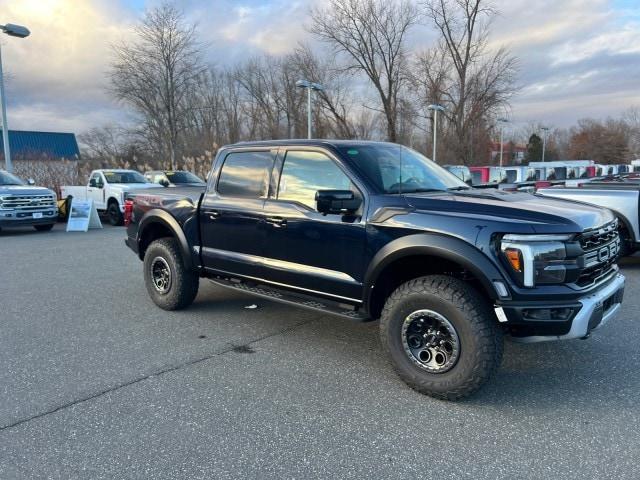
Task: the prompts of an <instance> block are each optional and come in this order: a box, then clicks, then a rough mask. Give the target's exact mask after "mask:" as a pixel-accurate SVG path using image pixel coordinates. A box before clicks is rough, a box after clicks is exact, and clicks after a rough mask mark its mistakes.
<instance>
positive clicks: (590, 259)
mask: <svg viewBox="0 0 640 480" xmlns="http://www.w3.org/2000/svg"><path fill="white" fill-rule="evenodd" d="M619 252H620V237H616V238H615V240H613V241H612V242H610V243H608V244H606V245H603V246H601V247H599V248H597V249H595V250H591V251H589V252H587V253H586V254H585V256H584V260H585V261H584V265H585V267H591V266H593V265H597V264H599V263H606V262H608V261H611V260H613V259H615V258H616V256H617V255H618V253H619Z"/></svg>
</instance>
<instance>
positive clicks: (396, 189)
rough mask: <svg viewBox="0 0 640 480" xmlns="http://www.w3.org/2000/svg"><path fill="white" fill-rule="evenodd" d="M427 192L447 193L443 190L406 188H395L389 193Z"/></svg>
mask: <svg viewBox="0 0 640 480" xmlns="http://www.w3.org/2000/svg"><path fill="white" fill-rule="evenodd" d="M425 192H446V190H443V189H441V188H410V189H404V188H394V189H393V191H389V192H387V193H391V194H394V193H400V194H403V193H425Z"/></svg>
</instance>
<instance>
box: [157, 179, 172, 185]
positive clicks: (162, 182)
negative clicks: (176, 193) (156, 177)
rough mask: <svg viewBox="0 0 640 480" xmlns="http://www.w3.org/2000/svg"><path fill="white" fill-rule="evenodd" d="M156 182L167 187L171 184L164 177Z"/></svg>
mask: <svg viewBox="0 0 640 480" xmlns="http://www.w3.org/2000/svg"><path fill="white" fill-rule="evenodd" d="M158 183H159V184H160V185H162V186H163V187H168V186H169V185H171V184H170V183H169V180H167V179H165V178H163V179H161V180H160V181H159V182H158Z"/></svg>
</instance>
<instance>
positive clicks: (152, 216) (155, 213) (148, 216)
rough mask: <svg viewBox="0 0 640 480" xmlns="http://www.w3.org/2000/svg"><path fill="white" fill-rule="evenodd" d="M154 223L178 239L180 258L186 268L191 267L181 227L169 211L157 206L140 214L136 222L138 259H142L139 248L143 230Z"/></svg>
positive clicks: (189, 251)
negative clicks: (137, 222)
mask: <svg viewBox="0 0 640 480" xmlns="http://www.w3.org/2000/svg"><path fill="white" fill-rule="evenodd" d="M155 224H160V225H163V226H164V227H166V228H168V229H169V230H170V231H171V232H172V233H173V236H174V238H175V239H176V240H177V241H178V245H179V247H180V253H182V259H183V261H184V265H185V267H186V268H188V269H191V268H193V260H192V258H191V249H190V247H189V242H187V237H186V236H185V234H184V231H183V230H182V227H180V224H179V223H178V221H177V220H176V219H175V218H174V217H173V216H172V215H171V214H170V213H168V212H166V211H165V210H161V209H159V208H153V209H151V210H149V211H147V212H146V213H145V214H144V215H143V216H142V218H141V219H140V222H139V224H138V235H137V238H136V243H137V244H138V252H140V253H139V255H140V259H141V260H142V259H143V255H142V249H141V248H140V240H141V239H142V237H143V235H144V232H145V230H146V229H147V228H149V227H150V226H152V225H155Z"/></svg>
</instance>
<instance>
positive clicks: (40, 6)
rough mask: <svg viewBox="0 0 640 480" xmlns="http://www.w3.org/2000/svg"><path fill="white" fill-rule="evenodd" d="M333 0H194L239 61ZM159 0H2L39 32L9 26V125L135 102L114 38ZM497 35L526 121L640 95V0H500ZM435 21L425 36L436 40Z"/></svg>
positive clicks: (282, 44)
mask: <svg viewBox="0 0 640 480" xmlns="http://www.w3.org/2000/svg"><path fill="white" fill-rule="evenodd" d="M322 1H323V0H262V1H258V0H182V1H178V2H177V3H178V5H180V6H181V8H182V9H183V10H184V12H185V14H186V16H187V17H188V19H189V20H193V21H197V23H198V26H199V27H198V28H199V32H200V35H201V37H202V39H203V40H204V41H206V42H207V44H208V45H209V49H208V59H209V60H210V61H211V62H212V63H214V64H217V65H227V64H232V63H234V62H237V61H240V60H242V59H244V58H247V57H248V56H251V55H253V54H256V53H260V52H269V53H274V54H278V53H286V52H287V51H289V50H290V49H291V48H292V46H294V45H295V44H296V42H298V41H305V40H309V35H308V33H306V31H305V22H306V21H307V14H308V10H309V8H310V6H311V5H313V4H316V3H321V2H322ZM390 1H391V0H390ZM156 3H157V1H156V0H0V23H5V22H9V23H17V24H24V25H27V26H28V27H29V28H30V29H31V32H32V34H31V36H30V37H28V38H27V39H24V40H21V39H16V38H11V37H7V36H4V35H3V36H2V38H1V39H0V41H1V42H2V56H3V63H4V67H5V75H6V77H7V89H8V94H7V96H8V100H9V110H8V113H9V125H10V128H15V129H32V130H47V131H72V132H76V133H80V132H83V131H85V130H87V129H89V128H91V127H94V126H100V125H103V124H105V123H109V122H118V121H126V119H127V113H126V110H125V109H123V108H122V107H121V106H119V105H118V104H116V103H114V102H113V101H112V100H111V99H110V98H109V96H108V95H107V94H106V92H105V84H106V76H105V73H106V71H107V69H108V65H109V59H110V49H109V45H110V44H112V43H113V42H115V41H117V40H119V39H123V38H124V39H127V38H128V37H129V36H130V31H131V26H132V25H133V24H134V23H135V22H136V21H137V20H138V19H139V18H140V16H141V15H142V14H143V12H144V9H145V8H148V7H150V6H153V5H154V4H156ZM494 3H495V5H496V6H497V8H498V10H499V11H500V16H499V17H498V18H497V19H496V20H495V22H494V27H493V35H492V39H491V41H492V43H493V44H495V45H496V46H497V45H503V44H504V45H506V46H508V47H510V48H511V50H512V52H513V53H514V54H515V55H516V56H517V57H519V59H520V68H521V70H520V78H519V84H520V85H521V87H522V88H521V91H520V93H519V94H518V96H517V97H516V98H515V99H514V101H513V104H512V112H511V117H512V119H513V121H514V122H515V123H516V124H518V123H529V122H536V123H537V122H542V123H545V124H549V125H553V126H559V127H564V126H569V125H571V124H572V123H574V122H575V121H576V119H578V118H582V117H595V118H603V117H606V116H617V115H619V114H620V113H621V112H622V111H623V110H625V109H626V108H628V107H629V106H631V105H638V106H640V0H609V1H605V0H535V1H532V0H496V1H495V2H494ZM434 38H436V37H435V32H433V30H432V29H431V28H429V27H428V26H423V27H419V28H418V29H416V30H414V32H413V34H412V37H411V43H412V44H413V45H414V46H415V47H416V48H420V47H428V46H429V45H430V44H432V42H433V40H434Z"/></svg>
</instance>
